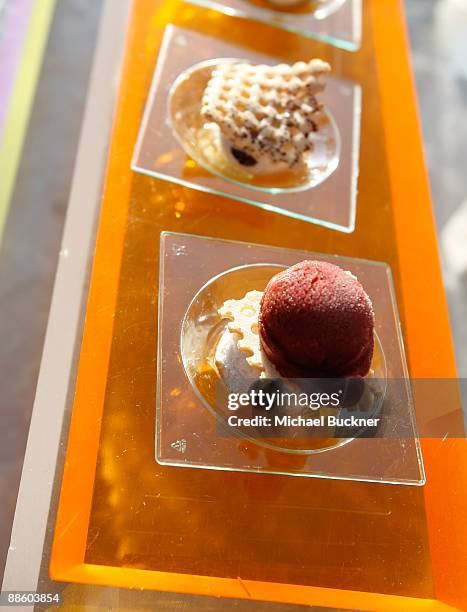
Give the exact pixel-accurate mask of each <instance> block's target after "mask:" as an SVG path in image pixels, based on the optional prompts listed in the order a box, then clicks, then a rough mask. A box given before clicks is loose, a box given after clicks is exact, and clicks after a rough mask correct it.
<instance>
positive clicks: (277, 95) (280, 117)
mask: <svg viewBox="0 0 467 612" xmlns="http://www.w3.org/2000/svg"><path fill="white" fill-rule="evenodd" d="M329 71H330V66H329V64H327V63H326V62H324V61H322V60H320V59H312V60H310V61H309V62H297V63H295V64H293V65H288V64H279V65H276V66H268V65H263V64H260V65H252V64H248V63H245V62H229V61H225V62H222V61H221V62H220V63H219V64H218V65H217V66H216V67H215V68H214V70H213V71H212V74H211V77H210V79H209V81H208V83H207V86H206V88H205V90H204V95H203V99H202V106H201V114H202V116H203V118H204V120H205V121H206V122H208V123H209V124H213V125H215V126H217V129H218V132H219V139H220V147H221V148H222V150H223V151H224V152H225V154H226V156H227V158H228V160H229V161H230V163H232V164H234V165H236V166H237V167H241V168H242V169H243V170H247V171H248V172H249V173H251V174H253V175H268V174H273V173H276V172H282V171H286V170H291V169H292V170H296V169H298V168H300V167H301V166H304V164H305V163H306V158H307V155H309V154H310V153H311V152H312V151H313V149H314V148H315V145H316V143H317V142H318V141H319V138H320V135H319V130H320V127H321V126H323V125H324V124H326V123H328V122H329V118H328V116H327V114H326V113H325V111H324V107H323V105H322V104H321V103H320V102H319V101H318V99H317V94H319V93H320V92H322V91H323V90H324V88H325V83H324V81H323V78H322V77H323V76H324V75H325V74H327V73H328V72H329Z"/></svg>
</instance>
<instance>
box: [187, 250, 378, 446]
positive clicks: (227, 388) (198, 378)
mask: <svg viewBox="0 0 467 612" xmlns="http://www.w3.org/2000/svg"><path fill="white" fill-rule="evenodd" d="M304 263H307V262H304ZM308 263H316V262H308ZM318 263H319V262H318ZM320 263H321V264H323V262H320ZM299 265H300V264H299ZM323 265H325V266H326V265H327V266H331V264H323ZM331 267H332V268H336V266H331ZM294 268H296V266H294V267H293V268H287V267H286V266H282V265H275V264H253V265H247V266H240V267H238V268H233V269H230V270H227V271H226V272H223V273H222V274H219V275H218V276H215V277H214V278H212V279H211V280H210V281H208V282H207V283H206V284H205V285H204V286H203V287H202V288H201V289H200V290H199V291H198V293H197V294H196V295H195V297H194V298H193V300H192V302H191V304H190V306H189V307H188V310H187V312H186V315H185V317H184V319H183V322H182V328H181V338H180V346H181V356H182V362H183V366H184V369H185V373H186V375H187V377H188V379H189V380H190V382H191V385H192V387H193V388H194V390H195V392H196V394H197V396H198V397H199V399H200V400H201V402H202V404H203V405H204V406H205V407H206V408H207V409H208V410H209V411H210V412H211V413H212V414H213V415H214V416H215V417H216V419H217V421H218V424H219V435H230V436H237V437H240V438H246V439H248V440H250V441H253V442H254V443H255V444H257V445H259V446H262V447H265V448H269V449H273V450H276V451H281V452H284V453H295V454H314V453H322V452H326V451H329V450H332V449H334V448H337V447H340V446H343V445H345V444H348V443H349V442H351V441H352V440H353V439H354V438H355V437H358V436H359V435H366V431H365V428H364V427H362V428H361V429H355V428H354V429H352V430H346V429H345V427H344V428H343V427H342V426H330V425H327V424H326V422H327V418H328V416H329V415H334V416H337V417H339V416H348V415H349V414H365V415H366V416H367V417H376V416H378V415H379V414H381V411H382V408H383V401H384V397H385V393H386V377H387V374H386V362H385V356H384V352H383V348H382V346H381V343H380V341H379V338H378V336H377V334H376V333H375V332H374V328H373V325H372V321H371V322H370V323H369V327H368V329H367V332H368V333H367V336H366V338H367V339H366V340H365V343H366V344H367V347H366V348H368V350H366V348H365V350H364V351H362V352H361V354H360V355H359V357H358V363H357V362H355V364H352V365H351V369H352V371H355V372H356V373H357V375H356V377H354V378H353V377H350V376H349V377H348V378H346V377H343V376H341V374H342V372H343V371H344V370H343V369H342V368H341V369H340V370H335V372H336V376H332V372H331V370H329V371H327V372H324V370H323V371H319V375H318V374H317V375H316V378H312V379H311V378H307V377H306V376H305V372H302V371H301V370H300V369H298V370H295V369H294V368H292V370H293V371H287V372H286V375H283V373H284V367H283V365H282V364H280V360H277V359H276V357H275V355H274V351H271V350H268V349H266V350H267V351H268V356H269V357H270V358H269V357H267V356H266V354H265V351H264V349H263V347H264V346H265V342H263V341H262V340H261V337H264V336H265V334H266V333H267V332H265V331H264V328H265V325H264V319H265V317H266V316H269V317H271V316H279V318H280V316H281V315H280V314H279V315H271V312H270V311H271V308H269V312H266V309H267V308H268V305H267V300H266V299H262V297H263V296H264V293H265V292H266V294H268V295H269V296H270V297H271V296H272V297H273V299H272V302H271V303H272V304H273V306H272V309H274V307H275V306H274V304H275V299H274V294H273V290H275V289H274V284H276V285H277V283H278V279H279V281H280V280H281V276H280V274H279V275H278V273H281V272H283V271H291V270H293V269H294ZM339 270H340V269H339ZM341 272H342V273H343V274H346V273H344V272H343V271H341ZM350 277H351V278H350ZM340 280H341V279H340V278H339V282H340ZM346 281H347V278H344V283H345V282H346ZM349 283H351V284H352V283H358V281H356V279H355V277H353V276H351V275H349ZM279 286H281V282H279ZM365 295H366V294H365ZM358 299H360V297H359V298H358ZM368 301H369V298H368ZM369 304H370V305H371V302H369ZM302 307H303V304H300V306H299V309H302ZM370 310H371V306H370ZM258 316H259V318H258ZM371 316H373V315H372V311H371ZM258 321H259V323H258ZM342 324H343V326H344V328H345V325H346V323H345V320H342ZM370 327H371V329H370ZM369 334H371V340H370V335H369ZM305 335H306V334H305ZM305 341H308V340H306V338H305ZM292 344H293V343H292ZM271 346H272V343H271V342H269V349H270V348H271ZM344 348H345V347H344ZM344 352H345V350H344ZM338 353H339V351H338ZM334 358H335V359H338V360H340V363H341V364H344V362H345V361H346V360H347V357H342V355H341V354H339V356H338V357H334ZM273 362H274V363H273ZM345 367H347V366H345ZM344 369H345V368H344ZM286 370H287V368H286ZM358 373H361V374H364V376H360V375H358ZM346 381H348V382H349V383H350V384H349V386H348V387H347V391H349V389H350V387H352V381H354V382H356V386H357V387H358V392H357V395H355V388H356V387H355V386H354V387H353V390H352V389H350V391H349V395H352V394H353V395H354V399H353V400H352V399H350V401H349V399H348V397H347V400H346V401H340V405H339V407H338V408H335V407H333V406H321V407H320V408H318V409H316V408H315V409H313V410H311V409H310V406H309V405H306V406H302V405H298V404H297V403H296V401H295V403H293V402H292V404H289V405H280V406H278V405H276V406H274V407H273V409H272V410H270V411H268V409H266V408H265V406H264V405H259V406H258V405H256V406H251V405H249V406H247V407H245V408H244V409H242V410H241V411H240V412H239V413H237V412H236V411H237V410H238V406H237V408H232V404H231V398H232V395H234V396H236V397H237V398H238V397H239V396H240V394H242V393H248V392H250V391H251V389H253V388H256V389H264V390H265V391H266V392H267V393H269V394H270V395H273V394H274V393H285V395H286V396H289V395H290V394H295V397H297V396H300V394H303V393H308V397H310V396H311V393H310V391H311V390H312V391H313V392H314V393H316V392H317V391H321V392H322V391H323V390H324V391H325V392H327V393H328V394H329V395H332V392H333V391H337V389H338V388H339V389H342V386H343V384H344V387H346ZM281 397H282V396H281ZM321 397H322V396H321ZM237 414H240V415H241V418H245V417H248V418H249V419H254V418H255V417H257V422H258V425H257V426H255V427H253V428H252V427H251V426H250V425H249V424H247V425H245V426H242V425H239V424H238V422H239V420H240V419H239V418H236V419H235V421H234V425H232V417H233V416H234V415H235V417H236V415H237ZM276 416H277V417H278V421H279V423H278V424H274V423H273V424H272V426H271V425H269V426H264V425H263V424H262V423H263V422H262V421H261V418H263V419H264V418H265V417H266V418H268V417H271V419H272V420H274V419H275V417H276ZM310 418H313V419H318V420H320V419H321V418H322V423H321V425H320V426H318V427H310V425H309V421H307V419H310ZM251 422H252V421H248V423H251ZM295 423H296V424H295ZM323 423H324V425H323Z"/></svg>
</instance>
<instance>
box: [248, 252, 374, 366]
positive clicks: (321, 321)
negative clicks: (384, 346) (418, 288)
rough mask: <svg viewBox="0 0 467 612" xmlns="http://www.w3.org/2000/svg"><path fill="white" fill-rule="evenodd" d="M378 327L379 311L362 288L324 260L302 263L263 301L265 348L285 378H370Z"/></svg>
mask: <svg viewBox="0 0 467 612" xmlns="http://www.w3.org/2000/svg"><path fill="white" fill-rule="evenodd" d="M373 329H374V314H373V307H372V304H371V300H370V298H369V297H368V295H367V294H366V293H365V291H364V289H363V287H362V286H361V284H360V283H359V282H358V280H357V279H356V278H355V277H354V276H351V275H350V274H348V273H346V272H344V270H342V269H341V268H339V267H338V266H334V265H332V264H330V263H326V262H323V261H302V262H301V263H298V264H296V265H295V266H292V267H291V268H288V269H287V270H284V271H283V272H280V273H279V274H276V276H274V277H273V278H272V279H271V280H270V281H269V284H268V286H267V287H266V290H265V292H264V295H263V299H262V301H261V308H260V314H259V331H260V338H261V345H262V347H263V350H264V352H265V353H266V356H267V357H268V359H269V360H270V361H271V362H272V363H273V364H274V365H275V366H276V368H277V370H278V371H279V373H280V374H281V375H282V376H286V377H295V378H320V377H321V378H339V377H346V376H365V375H366V374H368V371H369V369H370V364H371V359H372V356H373V345H374V340H373Z"/></svg>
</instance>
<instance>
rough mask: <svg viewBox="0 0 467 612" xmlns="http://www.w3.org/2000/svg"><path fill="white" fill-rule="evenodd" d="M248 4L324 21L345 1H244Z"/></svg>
mask: <svg viewBox="0 0 467 612" xmlns="http://www.w3.org/2000/svg"><path fill="white" fill-rule="evenodd" d="M245 1H246V2H248V3H250V4H254V5H255V6H259V7H261V8H264V9H266V10H269V11H277V12H279V13H283V14H284V13H285V14H290V15H294V16H296V15H309V14H311V15H313V16H314V17H315V18H316V19H326V17H329V15H332V14H333V13H335V12H336V11H337V10H339V9H340V7H341V6H342V5H343V4H344V3H345V2H346V1H347V0H245Z"/></svg>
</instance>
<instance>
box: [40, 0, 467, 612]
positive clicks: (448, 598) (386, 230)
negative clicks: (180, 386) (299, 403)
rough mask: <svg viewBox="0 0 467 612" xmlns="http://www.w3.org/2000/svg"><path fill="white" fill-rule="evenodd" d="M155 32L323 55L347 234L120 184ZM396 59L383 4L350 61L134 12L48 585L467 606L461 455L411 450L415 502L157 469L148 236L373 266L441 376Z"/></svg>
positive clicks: (444, 327)
mask: <svg viewBox="0 0 467 612" xmlns="http://www.w3.org/2000/svg"><path fill="white" fill-rule="evenodd" d="M168 21H171V22H173V23H176V24H178V25H182V26H184V27H193V28H201V29H202V30H203V31H204V32H206V33H208V34H211V35H216V36H221V37H223V38H225V39H226V40H231V41H232V42H236V43H241V42H242V41H243V43H246V41H251V42H253V41H254V43H255V49H257V50H258V51H260V52H263V53H267V52H274V53H275V54H277V51H278V44H279V43H280V45H281V49H282V53H283V55H284V58H285V59H289V60H291V61H292V60H295V59H301V58H302V57H311V56H313V55H320V56H322V57H323V58H324V59H328V60H330V61H331V63H332V64H333V65H334V68H335V71H336V73H337V74H339V75H343V76H346V77H348V78H352V79H353V80H355V81H357V82H360V83H362V84H363V85H364V110H363V125H362V136H363V137H362V152H361V171H360V195H359V209H358V218H357V229H356V231H355V232H354V233H353V234H349V235H343V234H338V233H336V232H331V231H329V230H326V229H323V228H318V227H312V228H311V227H310V226H309V225H308V224H305V223H303V222H300V221H295V220H292V219H286V218H283V217H281V216H280V215H275V214H271V213H268V212H266V211H261V210H257V209H253V208H252V207H250V206H248V205H246V204H242V203H240V202H229V201H227V200H224V199H222V198H220V197H216V196H211V195H206V194H201V193H197V192H195V191H190V190H188V189H184V188H181V187H177V186H175V185H172V184H169V183H166V182H162V181H158V180H154V179H151V178H149V177H143V176H140V175H136V174H133V173H132V172H130V169H129V168H130V160H131V155H132V151H133V147H134V143H135V139H136V136H137V131H138V127H139V121H140V117H141V112H142V109H143V105H144V102H145V97H146V95H147V91H148V87H149V84H150V81H151V77H152V70H153V67H154V62H155V58H156V57H157V48H158V44H159V41H160V36H161V32H162V28H163V26H164V24H165V23H166V22H168ZM406 53H407V49H406V42H405V39H404V36H403V30H402V22H401V14H400V8H399V4H398V2H396V1H395V0H368V1H367V2H366V4H365V11H364V43H363V47H362V50H361V51H360V52H359V53H357V54H348V53H346V52H344V51H339V50H336V49H334V48H332V47H327V46H326V45H322V44H319V43H317V42H315V41H311V40H305V39H302V38H300V37H298V36H294V35H291V34H287V33H285V32H280V33H279V32H278V31H277V30H274V29H272V28H269V27H268V26H263V25H259V24H253V23H250V22H247V21H245V20H233V19H231V18H228V17H226V16H222V15H219V14H216V13H214V12H207V11H203V10H201V9H196V8H194V7H192V6H189V5H183V4H177V3H176V2H173V1H170V0H167V1H166V2H164V3H160V2H157V1H155V0H151V1H149V0H135V2H134V5H133V9H132V15H131V23H130V30H129V37H128V46H127V52H126V62H125V66H124V74H123V81H122V84H121V90H120V97H119V104H118V110H117V116H116V122H115V127H114V133H113V142H112V147H111V150H110V161H109V166H108V173H107V179H106V187H105V194H104V202H103V210H102V216H101V221H100V228H99V233H98V242H97V250H96V256H95V261H94V268H93V274H92V282H91V289H90V296H89V303H88V309H87V318H86V325H85V332H84V339H83V347H82V352H81V360H80V366H79V373H78V382H77V392H76V399H75V404H74V409H73V417H72V424H71V430H70V436H69V442H68V452H67V461H66V467H65V473H64V479H63V484H62V492H61V499H60V506H59V512H58V518H57V525H56V531H55V539H54V546H53V551H52V561H51V569H50V571H51V575H52V577H53V578H54V579H57V580H64V581H69V582H74V581H76V582H84V583H91V584H104V585H114V586H126V587H137V588H153V589H158V590H169V591H170V590H171V591H178V592H190V593H199V594H210V595H220V596H226V597H239V598H254V599H265V600H272V601H283V602H295V603H306V604H310V603H313V604H316V605H328V606H336V607H351V608H358V609H375V610H376V609H377V610H383V609H388V610H389V609H390V610H404V611H405V610H407V609H420V610H421V609H424V610H426V609H428V608H430V609H442V604H439V605H438V603H435V602H433V601H432V600H433V599H435V598H436V599H437V600H439V601H445V602H448V603H450V604H452V605H457V606H459V607H462V605H464V604H466V602H467V586H466V581H464V580H463V576H462V573H463V571H464V568H465V558H463V555H464V553H465V550H467V533H466V527H465V525H466V522H465V508H466V507H467V504H466V501H467V484H466V481H467V478H466V466H467V452H466V447H465V441H463V440H458V441H457V442H456V441H450V442H445V443H442V442H441V441H428V440H426V441H423V455H424V459H425V464H426V471H427V485H426V486H425V487H424V488H423V489H421V488H416V487H410V488H408V487H399V486H388V487H386V486H384V485H375V484H365V483H349V482H336V481H312V482H310V481H308V480H306V479H296V478H289V477H286V476H275V475H261V476H258V475H256V474H244V473H226V472H206V471H203V470H190V469H177V468H168V467H162V466H159V465H157V464H156V463H155V461H154V402H155V388H156V384H155V372H156V364H155V357H156V335H157V333H156V317H157V314H156V313H157V306H156V302H157V295H156V287H157V272H156V270H157V260H158V252H159V249H158V246H159V245H158V242H159V232H160V231H161V230H173V231H179V232H180V231H183V232H188V233H194V234H202V235H212V236H219V237H222V238H230V239H234V240H244V241H248V242H256V243H268V244H275V245H277V246H284V247H292V248H300V249H307V250H313V251H323V252H337V253H339V254H342V255H350V256H354V257H367V256H370V255H371V258H373V259H377V260H381V261H387V262H388V263H389V264H390V265H391V267H392V269H393V271H394V272H395V280H396V289H397V293H398V302H399V305H400V307H401V310H402V312H401V314H402V319H403V324H404V327H405V329H404V332H405V333H404V335H405V338H406V341H407V344H408V352H409V363H410V366H411V374H412V376H413V377H423V376H426V377H428V376H445V377H449V376H454V375H455V370H454V364H453V356H452V347H451V343H450V336H449V327H448V319H447V313H446V306H445V301H444V292H443V288H442V283H441V278H440V274H439V265H438V260H437V252H436V244H435V238H434V230H433V221H432V217H431V211H430V204H429V197H428V191H427V184H426V177H425V172H424V167H423V160H422V156H421V151H420V135H419V131H418V126H417V120H416V115H415V112H414V100H413V91H412V86H411V80H410V73H409V69H408V65H407V57H406ZM383 121H384V126H385V128H386V130H385V131H384V130H383V127H382V126H383ZM386 153H387V157H386ZM414 245H415V246H414ZM421 269H423V270H429V274H421V273H420V270H421ZM427 326H428V327H429V328H430V333H427ZM433 346H435V347H436V351H433V348H432V347H433ZM180 400H181V398H176V399H175V400H174V401H180ZM416 407H417V409H418V410H420V409H421V408H420V407H419V406H416ZM406 597H410V598H411V599H410V600H407V599H406ZM445 609H447V608H445Z"/></svg>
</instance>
